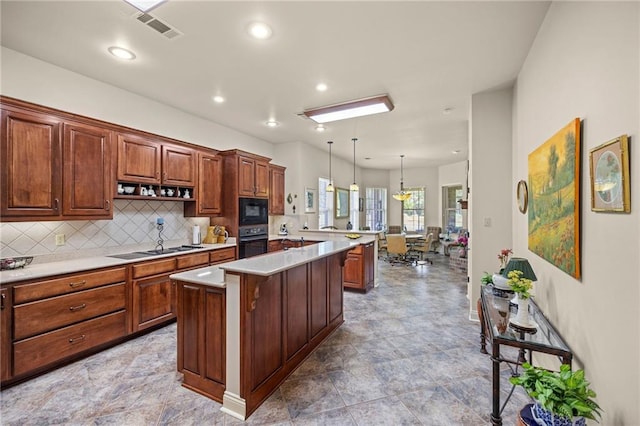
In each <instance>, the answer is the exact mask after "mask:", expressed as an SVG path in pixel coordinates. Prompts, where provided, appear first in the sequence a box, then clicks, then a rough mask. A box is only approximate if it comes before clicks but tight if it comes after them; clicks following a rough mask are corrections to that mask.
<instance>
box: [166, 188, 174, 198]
mask: <svg viewBox="0 0 640 426" xmlns="http://www.w3.org/2000/svg"><path fill="white" fill-rule="evenodd" d="M167 195H168V196H169V197H173V189H171V188H169V189H167Z"/></svg>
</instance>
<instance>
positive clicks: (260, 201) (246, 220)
mask: <svg viewBox="0 0 640 426" xmlns="http://www.w3.org/2000/svg"><path fill="white" fill-rule="evenodd" d="M239 219H240V220H239V223H238V225H240V226H247V225H267V224H268V223H269V200H267V199H266V198H240V210H239Z"/></svg>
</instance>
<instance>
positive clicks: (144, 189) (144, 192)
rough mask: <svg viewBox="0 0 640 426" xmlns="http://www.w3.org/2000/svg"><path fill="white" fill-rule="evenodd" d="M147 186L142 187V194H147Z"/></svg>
mask: <svg viewBox="0 0 640 426" xmlns="http://www.w3.org/2000/svg"><path fill="white" fill-rule="evenodd" d="M147 194H148V192H147V188H145V187H144V186H143V187H141V188H140V195H147Z"/></svg>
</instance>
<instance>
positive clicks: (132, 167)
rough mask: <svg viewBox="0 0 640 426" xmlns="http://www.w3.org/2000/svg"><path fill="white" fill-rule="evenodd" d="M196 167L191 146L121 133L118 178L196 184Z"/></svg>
mask: <svg viewBox="0 0 640 426" xmlns="http://www.w3.org/2000/svg"><path fill="white" fill-rule="evenodd" d="M195 167H196V151H195V150H193V149H191V148H187V147H180V146H178V145H173V144H168V143H165V144H163V143H161V142H160V141H159V140H153V139H151V138H150V137H143V136H139V135H132V134H123V133H119V134H118V173H117V178H118V181H122V182H131V183H146V184H152V185H167V186H179V187H190V188H193V186H194V184H195Z"/></svg>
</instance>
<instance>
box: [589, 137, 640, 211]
mask: <svg viewBox="0 0 640 426" xmlns="http://www.w3.org/2000/svg"><path fill="white" fill-rule="evenodd" d="M589 170H590V172H591V173H590V174H591V176H590V178H591V210H592V211H595V212H622V213H629V212H631V189H630V185H629V142H628V140H627V135H622V136H620V137H618V138H615V139H613V140H610V141H609V142H605V143H603V144H602V145H600V146H597V147H595V148H593V149H592V150H590V151H589Z"/></svg>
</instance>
